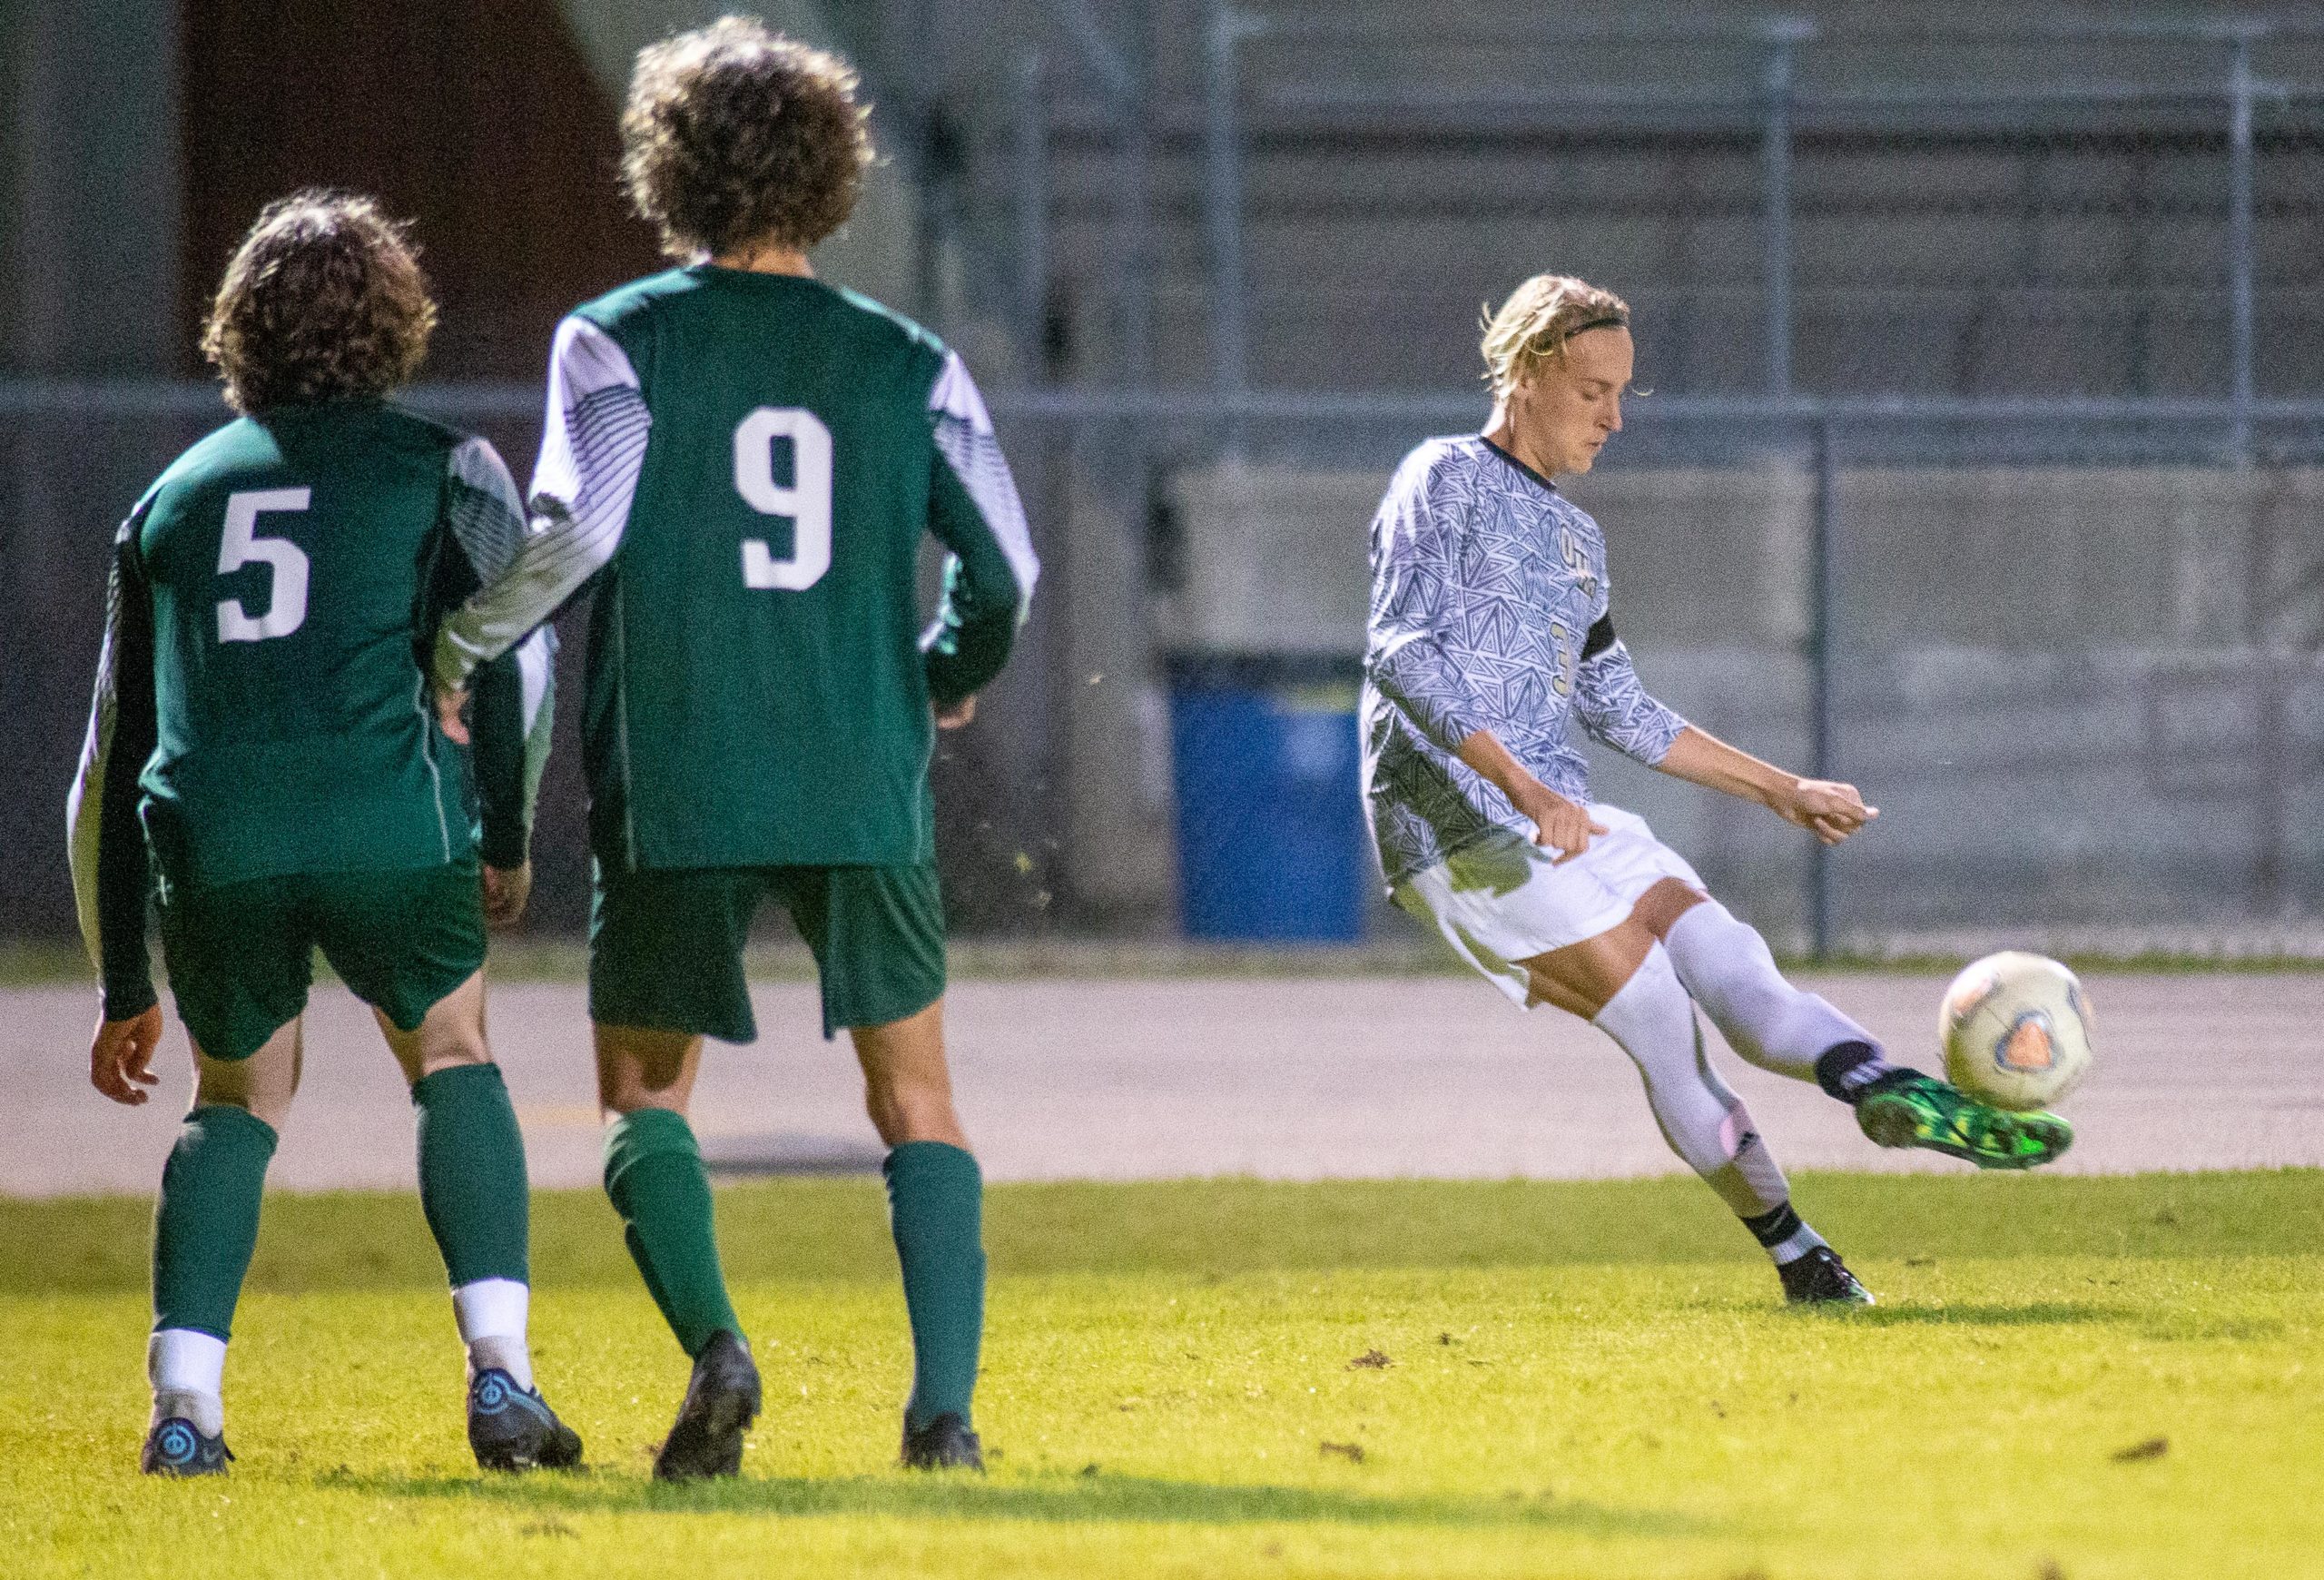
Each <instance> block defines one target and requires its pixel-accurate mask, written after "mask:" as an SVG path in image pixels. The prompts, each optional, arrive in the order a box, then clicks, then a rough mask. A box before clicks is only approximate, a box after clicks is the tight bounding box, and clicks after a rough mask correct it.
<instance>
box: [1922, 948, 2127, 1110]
mask: <svg viewBox="0 0 2324 1580" xmlns="http://www.w3.org/2000/svg"><path fill="white" fill-rule="evenodd" d="M2090 1030H2091V1014H2090V995H2089V994H2088V993H2087V992H2084V991H2083V986H2082V983H2080V982H2079V981H2078V980H2077V979H2076V978H2075V976H2074V974H2073V973H2072V972H2070V971H2068V970H2067V969H2066V968H2065V967H2064V966H2063V965H2060V964H2059V963H2057V962H2056V961H2054V960H2052V959H2050V958H2049V957H2047V956H2046V955H2040V954H2027V953H2024V952H2023V951H2020V950H2014V949H2005V950H2004V951H2002V952H2001V953H1999V954H1988V955H1986V956H1985V957H1984V959H1983V960H1979V961H1974V962H1973V963H1970V965H1969V966H1968V967H1967V968H1966V969H1965V970H1964V971H1963V972H1962V973H1961V974H1960V975H1959V976H1956V977H1955V978H1954V979H1953V985H1952V986H1951V987H1948V988H1946V989H1945V1002H1944V1004H1943V1005H1942V1006H1941V1007H1940V1008H1939V1009H1938V1011H1937V1020H1936V1034H1937V1038H1938V1040H1939V1041H1940V1042H1943V1043H1944V1045H1945V1075H1946V1077H1947V1078H1948V1079H1950V1080H1951V1081H1952V1082H1953V1084H1954V1085H1955V1086H1957V1087H1959V1088H1960V1089H1961V1090H1962V1091H1965V1092H1967V1093H1968V1094H1969V1095H1970V1096H1972V1097H1974V1098H1976V1099H1978V1100H1979V1101H1983V1102H1989V1103H1991V1104H1993V1105H1994V1107H1995V1108H2006V1109H2014V1110H2018V1111H2024V1110H2027V1109H2037V1108H2047V1107H2049V1106H2050V1105H2051V1104H2052V1103H2054V1102H2056V1101H2058V1100H2059V1099H2060V1098H2062V1097H2063V1096H2065V1094H2066V1093H2067V1092H2069V1091H2073V1089H2074V1086H2075V1084H2076V1083H2077V1082H2079V1081H2081V1080H2082V1078H2083V1075H2085V1074H2087V1073H2088V1072H2089V1070H2090Z"/></svg>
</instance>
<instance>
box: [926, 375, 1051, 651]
mask: <svg viewBox="0 0 2324 1580" xmlns="http://www.w3.org/2000/svg"><path fill="white" fill-rule="evenodd" d="M928 410H929V414H930V416H931V419H932V420H934V422H935V425H936V448H937V449H938V451H939V452H940V454H941V455H942V456H943V457H944V461H945V464H946V465H948V466H950V468H951V469H952V475H953V476H954V477H956V478H958V479H960V487H961V488H962V489H964V490H966V491H967V493H968V496H969V498H970V499H971V500H972V501H974V502H975V504H976V508H977V509H978V511H979V513H980V514H981V515H982V516H983V517H984V519H985V525H986V526H988V527H989V528H991V530H992V535H993V537H994V538H996V539H998V540H999V542H1000V551H1001V553H1002V554H1004V555H1006V556H1007V557H1008V559H1009V574H1010V575H1011V576H1012V577H1013V578H1015V579H1016V582H1017V619H1018V622H1019V624H1020V625H1021V624H1022V623H1023V622H1024V619H1025V617H1026V615H1027V613H1028V612H1029V610H1030V609H1031V607H1032V602H1033V584H1034V583H1035V582H1036V581H1038V580H1039V579H1040V575H1041V562H1040V558H1039V556H1038V555H1036V554H1035V553H1034V552H1033V533H1032V529H1031V528H1029V526H1028V525H1027V524H1026V521H1025V504H1024V501H1023V500H1022V499H1019V498H1018V495H1017V479H1016V478H1015V477H1014V476H1012V475H1011V474H1010V472H1009V458H1008V457H1007V456H1005V455H1003V454H1002V453H1001V450H1000V438H999V436H997V435H996V434H995V433H994V432H993V430H992V414H991V413H990V411H988V410H985V404H984V396H983V395H982V394H981V393H980V392H979V390H978V389H977V386H976V380H973V379H971V378H970V377H969V369H968V364H967V363H965V362H963V361H961V360H960V352H958V351H947V352H945V353H944V370H943V371H942V372H941V373H940V374H938V375H937V379H936V383H935V385H934V387H933V388H932V389H931V390H929V393H928Z"/></svg>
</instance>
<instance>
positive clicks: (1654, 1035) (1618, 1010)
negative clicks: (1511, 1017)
mask: <svg viewBox="0 0 2324 1580" xmlns="http://www.w3.org/2000/svg"><path fill="white" fill-rule="evenodd" d="M1592 1024H1594V1025H1595V1026H1597V1028H1598V1029H1599V1030H1600V1031H1601V1032H1605V1033H1606V1034H1607V1035H1608V1036H1610V1037H1611V1038H1612V1039H1613V1040H1614V1041H1615V1042H1619V1043H1620V1044H1621V1045H1622V1052H1625V1053H1628V1054H1629V1055H1630V1062H1632V1063H1633V1064H1636V1065H1637V1066H1638V1070H1639V1074H1640V1075H1641V1076H1643V1077H1644V1078H1645V1081H1646V1100H1647V1102H1648V1104H1649V1106H1650V1107H1652V1109H1653V1110H1654V1118H1655V1122H1657V1123H1658V1124H1659V1125H1660V1126H1661V1127H1662V1136H1663V1139H1664V1140H1665V1141H1669V1143H1670V1150H1672V1151H1674V1152H1676V1153H1678V1154H1679V1157H1680V1158H1682V1159H1684V1160H1686V1163H1687V1166H1688V1167H1689V1168H1690V1169H1692V1170H1694V1171H1695V1172H1696V1173H1698V1174H1699V1175H1701V1176H1702V1178H1703V1181H1704V1182H1705V1183H1706V1184H1708V1185H1709V1187H1710V1188H1711V1189H1712V1190H1716V1191H1718V1194H1719V1199H1720V1200H1723V1201H1725V1202H1726V1203H1727V1204H1728V1206H1729V1207H1731V1208H1733V1209H1734V1210H1735V1211H1736V1213H1737V1214H1738V1216H1741V1217H1745V1218H1749V1217H1755V1216H1757V1215H1758V1214H1760V1213H1765V1212H1769V1211H1772V1210H1775V1209H1776V1208H1777V1207H1780V1206H1781V1205H1783V1203H1785V1202H1786V1201H1788V1200H1790V1199H1791V1187H1790V1186H1789V1185H1787V1183H1785V1180H1784V1177H1783V1170H1781V1169H1780V1168H1778V1167H1777V1164H1776V1160H1775V1158H1774V1157H1773V1155H1772V1154H1770V1153H1769V1152H1768V1148H1767V1143H1766V1142H1764V1141H1761V1140H1760V1139H1759V1133H1758V1129H1757V1128H1756V1127H1755V1126H1754V1125H1753V1124H1752V1122H1751V1112H1750V1111H1749V1110H1748V1109H1747V1108H1745V1107H1744V1106H1743V1100H1742V1099H1741V1098H1739V1097H1738V1096H1736V1095H1735V1092H1734V1090H1733V1089H1732V1088H1731V1087H1729V1086H1728V1084H1727V1082H1726V1081H1721V1080H1720V1079H1719V1077H1718V1071H1716V1070H1713V1069H1712V1068H1711V1065H1710V1060H1709V1057H1708V1056H1707V1055H1706V1054H1705V1053H1704V1052H1703V1038H1702V1032H1701V1030H1700V1029H1699V1027H1698V1026H1697V1025H1696V1023H1695V1003H1694V1001H1693V1000H1692V999H1690V998H1689V997H1688V996H1687V990H1686V989H1685V987H1683V986H1682V985H1680V983H1679V974H1678V973H1677V972H1676V971H1675V970H1674V969H1673V968H1672V966H1671V963H1670V957H1669V954H1668V953H1666V952H1665V951H1664V949H1663V947H1662V945H1660V944H1659V943H1658V944H1656V945H1655V946H1654V947H1653V948H1652V949H1651V950H1649V952H1648V953H1647V956H1646V958H1645V959H1644V960H1643V961H1641V962H1640V963H1639V968H1638V970H1636V971H1635V972H1633V973H1630V981H1628V982H1626V983H1623V984H1622V986H1621V991H1620V992H1617V993H1616V994H1615V995H1614V996H1613V997H1612V998H1610V999H1609V1000H1608V1001H1607V1002H1606V1007H1605V1008H1603V1009H1601V1010H1600V1011H1599V1012H1598V1016H1597V1019H1596V1020H1595V1021H1594V1022H1592Z"/></svg>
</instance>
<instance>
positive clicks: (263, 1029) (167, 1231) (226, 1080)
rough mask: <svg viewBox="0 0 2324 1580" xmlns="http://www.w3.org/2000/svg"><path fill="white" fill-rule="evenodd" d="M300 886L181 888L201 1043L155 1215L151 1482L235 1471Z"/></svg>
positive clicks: (293, 1007)
mask: <svg viewBox="0 0 2324 1580" xmlns="http://www.w3.org/2000/svg"><path fill="white" fill-rule="evenodd" d="M295 886H296V881H295V880H280V881H278V880H269V881H265V882H261V883H252V884H229V885H223V886H221V887H219V888H213V889H198V888H193V887H190V886H187V885H183V884H170V885H167V886H165V888H164V890H163V893H162V906H161V917H162V955H163V958H164V960H165V961H166V963H168V966H169V973H170V989H171V992H172V995H173V996H174V997H175V998H176V1001H177V1006H178V1014H179V1017H180V1019H182V1021H184V1022H185V1025H186V1030H187V1032H188V1034H189V1035H190V1036H191V1037H192V1042H193V1057H194V1071H195V1078H194V1098H193V1106H192V1109H191V1110H190V1111H188V1113H187V1114H186V1117H185V1122H184V1125H183V1126H182V1128H181V1129H180V1131H179V1132H178V1138H177V1141H176V1142H175V1144H174V1145H172V1147H171V1149H170V1155H169V1160H168V1161H167V1162H166V1163H164V1164H163V1166H162V1190H161V1196H160V1199H159V1200H158V1201H157V1202H156V1203H155V1207H154V1213H153V1338H152V1340H151V1342H150V1344H149V1345H148V1348H147V1350H146V1370H147V1373H148V1377H149V1378H150V1380H151V1382H152V1384H153V1417H152V1420H151V1422H150V1424H149V1426H148V1427H147V1431H146V1437H145V1447H144V1451H143V1456H142V1459H141V1463H142V1465H143V1468H144V1469H145V1470H146V1471H147V1472H149V1473H151V1474H157V1475H167V1476H199V1475H207V1474H212V1473H216V1472H220V1471H222V1470H224V1469H225V1467H226V1462H227V1460H228V1459H229V1458H230V1457H231V1456H230V1455H229V1454H228V1453H227V1451H226V1445H225V1440H224V1432H225V1402H224V1390H223V1382H224V1374H225V1366H226V1347H227V1341H228V1340H229V1339H230V1338H231V1337H232V1333H233V1318H234V1308H235V1307H236V1305H237V1304H238V1303H239V1302H240V1300H241V1289H242V1279H243V1278H244V1276H245V1275H246V1274H247V1273H248V1272H249V1271H250V1264H251V1252H252V1250H253V1249H255V1248H256V1247H257V1244H258V1225H259V1210H260V1204H261V1199H262V1198H263V1196H264V1193H265V1190H266V1170H267V1165H268V1164H269V1163H270V1162H271V1160H272V1159H273V1157H274V1147H275V1139H276V1136H277V1134H278V1131H279V1129H280V1127H281V1123H282V1121H283V1118H284V1117H285V1116H286V1115H287V1114H288V1113H289V1111H290V1108H291V1098H292V1096H293V1095H294V1094H295V1093H296V1092H297V1091H298V1089H299V1072H300V1055H301V1052H302V1050H301V1044H300V1012H301V1011H302V1010H303V1009H304V1008H305V1007H306V1001H307V987H308V979H309V974H310V963H309V961H310V948H311V944H310V941H309V938H308V936H307V934H306V932H305V930H304V927H303V925H302V924H301V922H300V915H299V911H298V896H297V894H295V893H294V890H295Z"/></svg>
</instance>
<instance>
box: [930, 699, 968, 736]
mask: <svg viewBox="0 0 2324 1580" xmlns="http://www.w3.org/2000/svg"><path fill="white" fill-rule="evenodd" d="M976 716H977V699H976V697H975V696H974V695H970V696H964V697H962V698H960V701H958V702H956V703H954V704H953V705H952V706H950V707H940V708H938V709H937V710H936V727H937V728H938V729H940V730H957V729H960V728H961V727H962V726H965V725H967V724H968V723H969V722H970V720H971V719H973V718H975V717H976Z"/></svg>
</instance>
